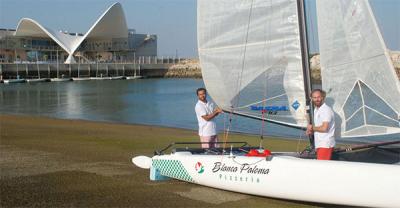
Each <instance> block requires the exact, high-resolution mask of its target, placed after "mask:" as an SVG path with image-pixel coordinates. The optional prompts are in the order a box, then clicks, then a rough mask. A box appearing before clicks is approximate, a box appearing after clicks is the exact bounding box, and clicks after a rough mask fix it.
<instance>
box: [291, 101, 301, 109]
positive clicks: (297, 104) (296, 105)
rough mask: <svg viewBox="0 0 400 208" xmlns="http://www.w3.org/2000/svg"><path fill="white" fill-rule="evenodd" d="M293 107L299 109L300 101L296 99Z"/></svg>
mask: <svg viewBox="0 0 400 208" xmlns="http://www.w3.org/2000/svg"><path fill="white" fill-rule="evenodd" d="M292 107H293V108H294V110H297V109H298V108H299V107H300V103H299V101H297V100H296V101H294V102H293V103H292Z"/></svg>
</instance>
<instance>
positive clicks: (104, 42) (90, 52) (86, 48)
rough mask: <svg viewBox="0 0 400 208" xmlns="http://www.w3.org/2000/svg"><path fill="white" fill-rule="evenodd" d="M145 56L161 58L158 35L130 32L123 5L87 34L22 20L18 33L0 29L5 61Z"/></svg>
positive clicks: (119, 59) (1, 58) (111, 10)
mask: <svg viewBox="0 0 400 208" xmlns="http://www.w3.org/2000/svg"><path fill="white" fill-rule="evenodd" d="M142 56H146V57H149V56H157V36H156V35H148V34H136V32H135V30H133V29H128V27H127V23H126V19H125V15H124V11H123V9H122V6H121V4H120V3H114V4H113V5H111V6H110V7H109V8H108V9H107V10H106V11H105V12H104V13H103V14H102V15H101V16H100V17H99V18H98V19H97V20H96V21H95V22H94V24H93V25H92V26H91V27H90V28H88V30H87V31H86V32H85V33H70V32H67V31H56V30H53V29H50V28H47V27H45V26H43V25H42V24H40V23H39V22H37V21H35V20H33V19H30V18H22V19H21V20H20V21H19V23H18V25H17V28H16V30H6V29H0V61H2V62H15V61H38V60H40V61H49V62H54V61H60V62H64V63H76V62H77V61H79V62H122V61H124V62H129V61H133V60H134V59H137V58H139V57H142ZM35 59H36V60H35Z"/></svg>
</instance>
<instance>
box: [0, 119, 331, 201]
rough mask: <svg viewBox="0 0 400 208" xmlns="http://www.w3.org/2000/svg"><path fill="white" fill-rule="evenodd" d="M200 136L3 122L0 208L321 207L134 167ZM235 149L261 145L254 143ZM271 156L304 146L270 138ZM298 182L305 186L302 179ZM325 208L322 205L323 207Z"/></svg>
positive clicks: (57, 122) (84, 124) (56, 122)
mask: <svg viewBox="0 0 400 208" xmlns="http://www.w3.org/2000/svg"><path fill="white" fill-rule="evenodd" d="M197 140H198V138H197V136H196V132H195V131H190V130H183V129H174V128H164V127H153V126H145V125H126V124H113V123H103V122H92V121H82V120H61V119H53V118H43V117H32V116H14V115H0V154H1V155H0V169H1V172H0V177H1V178H0V187H1V188H0V189H1V190H0V192H1V198H0V206H1V207H219V208H220V207H318V206H319V205H318V204H309V203H304V202H294V201H286V200H280V199H271V198H264V197H257V196H250V195H244V194H239V193H233V192H228V191H222V190H217V189H213V188H208V187H202V186H198V185H194V184H189V183H185V182H180V181H177V180H169V181H165V182H152V181H150V180H149V172H148V170H143V169H139V168H137V167H135V166H133V165H132V163H131V161H130V160H131V158H132V157H133V156H136V155H148V156H151V155H153V152H154V150H155V149H161V148H162V147H164V146H166V145H167V144H169V143H171V142H174V141H197ZM230 141H248V142H249V143H250V144H252V145H257V144H258V142H259V140H258V138H257V137H256V136H248V135H232V136H230ZM265 144H266V146H267V147H269V148H270V149H271V150H275V151H279V150H297V148H303V147H305V146H306V143H305V142H300V145H299V146H298V141H293V140H284V139H275V138H267V139H265ZM299 180H300V179H299ZM324 206H325V205H324Z"/></svg>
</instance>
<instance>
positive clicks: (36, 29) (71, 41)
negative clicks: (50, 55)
mask: <svg viewBox="0 0 400 208" xmlns="http://www.w3.org/2000/svg"><path fill="white" fill-rule="evenodd" d="M15 36H31V37H49V38H51V39H53V40H54V41H55V42H56V43H57V44H58V45H59V46H60V47H61V48H63V49H64V50H65V51H66V52H67V53H68V54H69V56H68V58H67V60H66V61H65V63H75V59H74V57H73V54H74V52H75V51H76V50H77V49H78V47H79V46H80V45H81V43H82V42H83V41H84V40H85V39H89V38H92V39H96V38H97V39H98V38H128V26H127V25H126V21H125V15H124V11H123V10H122V6H121V4H120V3H115V4H113V5H112V6H110V7H109V8H108V9H107V10H106V11H105V12H104V13H103V14H102V15H101V16H100V18H98V19H97V21H96V22H95V23H94V24H93V25H92V27H90V29H89V30H88V31H87V32H86V34H84V35H83V36H82V35H78V34H69V33H64V32H62V31H57V32H56V31H53V30H51V29H49V28H46V27H44V26H42V25H41V24H40V23H38V22H37V21H35V20H33V19H30V18H23V19H21V20H20V22H19V23H18V26H17V29H16V31H15Z"/></svg>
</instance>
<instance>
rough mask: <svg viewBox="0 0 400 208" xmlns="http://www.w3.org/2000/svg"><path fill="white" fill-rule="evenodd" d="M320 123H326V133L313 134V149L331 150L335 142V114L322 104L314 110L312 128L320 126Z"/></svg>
mask: <svg viewBox="0 0 400 208" xmlns="http://www.w3.org/2000/svg"><path fill="white" fill-rule="evenodd" d="M322 122H328V123H329V126H328V131H327V132H326V133H321V132H315V133H314V138H315V148H319V147H323V148H331V147H334V146H335V144H336V142H335V114H334V113H333V110H332V109H331V108H330V107H329V106H328V105H326V104H325V103H324V104H322V105H321V106H320V107H319V108H315V109H314V126H321V125H322Z"/></svg>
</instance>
